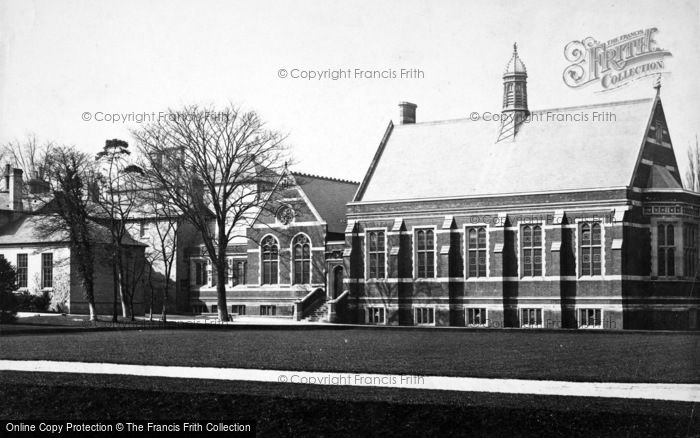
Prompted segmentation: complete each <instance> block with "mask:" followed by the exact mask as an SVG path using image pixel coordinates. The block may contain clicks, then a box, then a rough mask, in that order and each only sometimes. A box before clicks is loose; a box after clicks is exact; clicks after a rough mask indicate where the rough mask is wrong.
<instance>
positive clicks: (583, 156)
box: [342, 48, 700, 329]
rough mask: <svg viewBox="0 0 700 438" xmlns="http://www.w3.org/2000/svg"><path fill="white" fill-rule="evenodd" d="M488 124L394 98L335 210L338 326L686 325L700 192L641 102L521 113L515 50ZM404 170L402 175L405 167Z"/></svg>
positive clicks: (694, 298) (694, 288)
mask: <svg viewBox="0 0 700 438" xmlns="http://www.w3.org/2000/svg"><path fill="white" fill-rule="evenodd" d="M503 93H504V96H503V110H502V113H501V115H500V116H501V119H502V121H501V123H500V124H499V125H497V126H496V125H494V124H493V123H488V122H484V121H480V120H477V121H474V120H469V119H460V120H446V121H437V122H424V123H417V122H416V105H415V104H411V103H407V102H404V103H401V104H399V107H400V123H399V124H398V125H394V124H393V123H389V126H388V127H387V129H386V132H385V134H384V136H383V138H382V139H381V143H380V145H379V148H378V150H377V152H376V155H375V157H374V159H373V160H372V162H371V164H370V167H369V170H368V171H367V173H366V176H365V178H364V180H363V182H362V184H361V185H360V188H359V190H358V192H357V194H356V196H355V197H354V199H353V201H352V202H351V203H349V205H348V209H347V219H348V224H347V228H346V233H345V242H346V246H345V248H346V249H345V252H344V256H345V267H346V269H347V271H348V277H347V278H346V280H345V282H346V288H347V289H348V291H349V293H348V295H347V296H346V298H344V299H345V300H346V303H345V304H346V306H347V311H346V312H344V313H343V315H342V319H344V320H345V321H348V322H355V323H369V324H388V325H437V326H468V327H543V328H547V327H551V328H559V327H561V328H609V329H698V309H700V290H699V289H700V287H698V285H697V265H698V225H699V223H700V195H699V194H697V193H694V192H690V191H688V190H685V189H683V187H682V182H681V177H680V174H679V171H678V165H677V163H676V158H675V155H674V151H673V146H672V142H671V136H670V134H669V127H668V124H667V121H666V118H665V116H664V110H663V104H662V101H661V97H660V93H659V87H657V90H656V95H655V96H654V97H653V98H650V99H640V100H633V101H624V102H613V103H606V104H601V105H591V106H582V107H571V108H557V109H550V110H541V111H530V110H529V109H528V104H527V71H526V68H525V65H524V63H523V62H522V60H521V59H520V58H519V55H518V53H517V48H514V52H513V55H512V57H511V59H510V61H509V62H508V65H507V67H506V71H505V73H504V75H503ZM406 169H410V171H406Z"/></svg>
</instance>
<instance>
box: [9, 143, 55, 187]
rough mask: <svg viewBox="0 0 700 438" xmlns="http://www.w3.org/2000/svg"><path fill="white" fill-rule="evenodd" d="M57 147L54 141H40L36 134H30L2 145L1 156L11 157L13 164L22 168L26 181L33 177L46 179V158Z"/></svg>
mask: <svg viewBox="0 0 700 438" xmlns="http://www.w3.org/2000/svg"><path fill="white" fill-rule="evenodd" d="M54 147H55V145H54V143H53V142H50V141H45V142H40V141H39V139H38V138H37V136H36V134H28V135H27V137H26V138H25V139H24V140H12V141H9V142H7V143H5V144H4V145H2V146H1V147H0V157H2V158H4V159H9V160H11V162H12V165H13V166H14V167H16V168H19V169H22V172H23V173H24V178H25V183H28V182H29V181H30V180H32V179H35V178H36V179H40V180H43V179H45V177H46V176H47V175H46V171H47V162H46V160H47V159H48V158H49V157H50V156H51V151H52V149H53V148H54Z"/></svg>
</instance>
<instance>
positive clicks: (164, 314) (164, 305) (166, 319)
mask: <svg viewBox="0 0 700 438" xmlns="http://www.w3.org/2000/svg"><path fill="white" fill-rule="evenodd" d="M167 305H168V279H167V278H166V279H165V287H164V288H163V315H162V317H161V319H162V320H163V322H164V323H165V322H168V317H167V315H166V306H167Z"/></svg>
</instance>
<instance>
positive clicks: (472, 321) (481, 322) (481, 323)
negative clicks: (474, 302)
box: [466, 308, 487, 327]
mask: <svg viewBox="0 0 700 438" xmlns="http://www.w3.org/2000/svg"><path fill="white" fill-rule="evenodd" d="M466 318H467V326H469V327H486V324H487V322H486V321H487V319H486V309H484V308H474V309H467V310H466Z"/></svg>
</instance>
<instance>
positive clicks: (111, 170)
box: [93, 139, 142, 321]
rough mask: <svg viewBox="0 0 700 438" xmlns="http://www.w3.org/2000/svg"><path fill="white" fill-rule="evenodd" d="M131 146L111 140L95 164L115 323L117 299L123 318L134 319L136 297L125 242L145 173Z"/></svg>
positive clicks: (99, 210)
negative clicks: (108, 252) (129, 280)
mask: <svg viewBox="0 0 700 438" xmlns="http://www.w3.org/2000/svg"><path fill="white" fill-rule="evenodd" d="M130 154H131V152H130V151H129V144H128V143H127V142H125V141H123V140H117V139H114V140H107V141H106V142H105V145H104V148H103V149H102V150H101V151H100V152H99V153H97V155H96V156H95V160H96V162H97V164H98V166H99V173H97V174H96V182H97V183H98V185H99V189H98V190H96V191H95V193H94V194H95V199H93V201H94V202H95V204H96V206H97V209H96V210H97V211H96V214H97V216H98V217H99V219H100V220H101V221H103V222H106V225H107V227H108V228H109V231H110V238H111V242H110V244H111V245H110V246H111V254H112V257H111V262H112V274H113V299H114V308H113V315H112V320H113V321H117V296H119V298H120V299H121V304H122V316H123V317H124V318H126V317H128V316H129V314H131V318H132V319H133V317H134V315H133V295H130V293H134V291H135V289H133V288H130V287H129V284H128V283H127V276H126V274H127V273H126V266H125V257H126V254H125V240H126V239H127V238H129V237H130V236H129V233H128V231H127V221H128V220H129V219H130V218H131V215H132V212H133V210H134V208H135V207H136V205H137V202H138V201H137V197H138V181H137V175H140V174H141V173H142V172H141V169H140V168H139V167H137V166H134V165H132V164H130V163H129V161H128V157H129V155H130ZM129 303H132V306H130V305H129Z"/></svg>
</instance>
